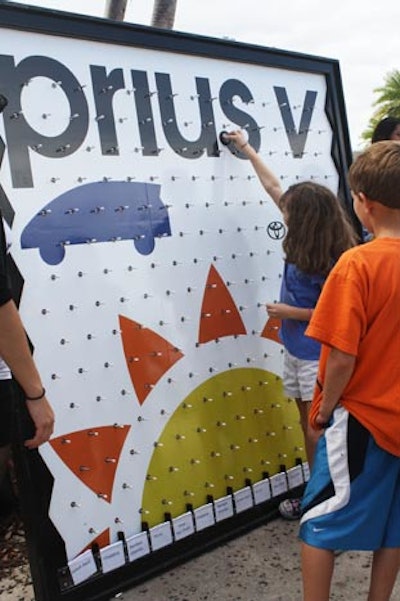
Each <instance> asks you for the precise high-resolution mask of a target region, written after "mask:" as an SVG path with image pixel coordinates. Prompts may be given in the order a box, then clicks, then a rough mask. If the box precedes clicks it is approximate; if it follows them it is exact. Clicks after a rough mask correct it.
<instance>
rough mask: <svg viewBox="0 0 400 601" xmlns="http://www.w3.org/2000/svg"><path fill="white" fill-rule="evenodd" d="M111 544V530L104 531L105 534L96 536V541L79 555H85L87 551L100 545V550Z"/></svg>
mask: <svg viewBox="0 0 400 601" xmlns="http://www.w3.org/2000/svg"><path fill="white" fill-rule="evenodd" d="M110 543H111V538H110V530H109V528H106V529H105V530H103V532H101V533H100V534H99V535H98V536H96V538H95V539H94V540H92V542H91V543H89V544H88V545H86V547H85V548H84V549H82V551H81V552H80V553H78V555H81V554H82V553H84V552H85V551H88V550H89V549H90V550H91V549H93V545H98V547H99V549H102V548H103V547H107V545H109V544H110Z"/></svg>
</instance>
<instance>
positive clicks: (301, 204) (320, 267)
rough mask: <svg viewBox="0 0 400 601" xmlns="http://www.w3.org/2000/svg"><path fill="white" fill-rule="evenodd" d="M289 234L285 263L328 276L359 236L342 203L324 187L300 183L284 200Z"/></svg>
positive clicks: (282, 197)
mask: <svg viewBox="0 0 400 601" xmlns="http://www.w3.org/2000/svg"><path fill="white" fill-rule="evenodd" d="M279 205H280V208H281V210H282V212H283V213H284V216H285V219H286V225H287V234H286V237H285V239H284V241H283V250H284V252H285V255H286V261H288V262H289V263H293V264H294V265H296V267H297V268H298V269H300V270H301V271H303V272H304V273H308V274H321V275H327V274H328V273H329V271H330V270H331V269H332V266H333V265H334V263H335V262H336V261H337V259H338V258H339V257H340V255H341V254H342V253H343V251H345V250H347V249H349V248H351V247H352V246H355V245H356V244H357V235H356V233H355V230H354V228H353V226H352V224H351V221H350V219H349V218H348V216H347V214H346V212H345V210H344V208H343V206H342V204H341V202H340V201H339V200H338V199H337V197H336V196H335V195H334V194H333V193H332V192H331V191H330V190H329V189H328V188H326V187H325V186H321V185H320V184H316V183H314V182H301V183H299V184H294V185H293V186H290V188H288V190H287V191H286V192H285V193H284V194H283V195H282V196H281V198H280V201H279Z"/></svg>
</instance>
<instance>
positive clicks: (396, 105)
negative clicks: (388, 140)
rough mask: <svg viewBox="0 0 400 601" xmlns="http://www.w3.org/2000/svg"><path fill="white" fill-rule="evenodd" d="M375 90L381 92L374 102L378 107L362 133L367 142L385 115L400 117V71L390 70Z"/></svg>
mask: <svg viewBox="0 0 400 601" xmlns="http://www.w3.org/2000/svg"><path fill="white" fill-rule="evenodd" d="M374 92H375V93H376V94H379V96H378V98H377V99H376V100H375V102H374V103H373V106H375V107H376V109H375V111H374V113H373V114H372V117H371V119H370V120H369V123H368V127H367V129H366V130H365V131H364V132H363V133H362V134H361V138H362V139H363V140H365V142H366V143H369V142H370V141H371V138H372V134H373V131H374V129H375V127H376V125H377V123H378V122H379V121H380V120H381V119H384V118H385V117H397V118H398V119H400V71H397V70H395V71H391V72H389V73H388V74H387V75H386V77H385V79H384V85H383V86H381V87H379V88H375V89H374Z"/></svg>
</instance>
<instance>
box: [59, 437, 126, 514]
mask: <svg viewBox="0 0 400 601" xmlns="http://www.w3.org/2000/svg"><path fill="white" fill-rule="evenodd" d="M129 430H130V426H100V427H99V428H96V427H93V428H90V429H88V430H80V431H78V432H70V433H69V434H64V435H63V436H58V437H57V438H52V439H51V440H50V444H51V446H52V447H53V449H54V450H55V452H56V453H57V455H58V456H59V457H60V458H61V459H62V460H63V461H64V463H65V464H66V465H67V466H68V467H69V469H70V470H71V471H72V472H73V473H74V474H75V476H76V477H77V478H79V479H80V480H81V481H82V482H83V483H84V484H86V486H88V487H89V488H90V489H91V490H93V492H94V493H95V494H96V495H98V496H99V497H101V498H102V499H104V500H105V501H107V502H108V503H111V497H112V489H113V485H114V478H115V472H116V469H117V466H118V461H119V457H120V455H121V450H122V447H123V445H124V442H125V439H126V437H127V434H128V432H129Z"/></svg>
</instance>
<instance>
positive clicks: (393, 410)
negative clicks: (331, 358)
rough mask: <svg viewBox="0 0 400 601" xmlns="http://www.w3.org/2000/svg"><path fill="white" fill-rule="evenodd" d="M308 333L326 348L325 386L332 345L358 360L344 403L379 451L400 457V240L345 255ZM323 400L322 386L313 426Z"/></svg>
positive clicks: (323, 357) (324, 291) (381, 241)
mask: <svg viewBox="0 0 400 601" xmlns="http://www.w3.org/2000/svg"><path fill="white" fill-rule="evenodd" d="M306 334H307V335H308V336H311V337H312V338H315V339H317V340H319V341H320V342H321V343H322V344H323V346H322V350H321V358H320V366H319V376H318V379H319V381H320V382H321V384H323V382H324V375H325V367H326V361H327V357H328V355H329V348H330V347H335V348H337V349H339V350H340V351H343V352H344V353H348V354H350V355H354V356H355V357H356V363H355V368H354V372H353V374H352V376H351V378H350V381H349V382H348V384H347V386H346V388H345V390H344V391H343V395H342V398H341V401H340V402H341V404H342V405H343V406H344V407H345V408H346V409H347V410H348V411H349V413H350V414H352V415H354V417H355V418H356V419H357V420H358V421H359V422H360V423H361V424H363V425H364V426H365V427H366V428H367V429H368V430H369V432H371V434H372V436H373V437H374V439H375V441H376V443H377V444H378V445H379V446H380V447H382V448H383V449H386V450H387V451H388V452H389V453H392V454H393V455H397V456H400V239H397V238H377V239H376V240H373V241H371V242H368V243H366V244H363V245H360V246H357V247H355V248H352V249H351V250H348V251H347V252H345V253H344V254H343V255H342V256H341V258H340V259H339V261H338V262H337V263H336V265H335V266H334V268H333V269H332V271H331V273H330V275H329V276H328V278H327V280H326V283H325V285H324V288H323V289H322V293H321V296H320V297H319V300H318V303H317V306H316V308H315V311H314V314H313V317H312V319H311V321H310V324H309V326H308V328H307V331H306ZM321 396H322V395H321V392H320V390H319V388H318V386H317V387H316V390H315V394H314V400H313V404H312V407H311V412H310V421H311V423H313V420H315V417H316V415H317V413H318V409H319V406H320V402H321Z"/></svg>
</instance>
